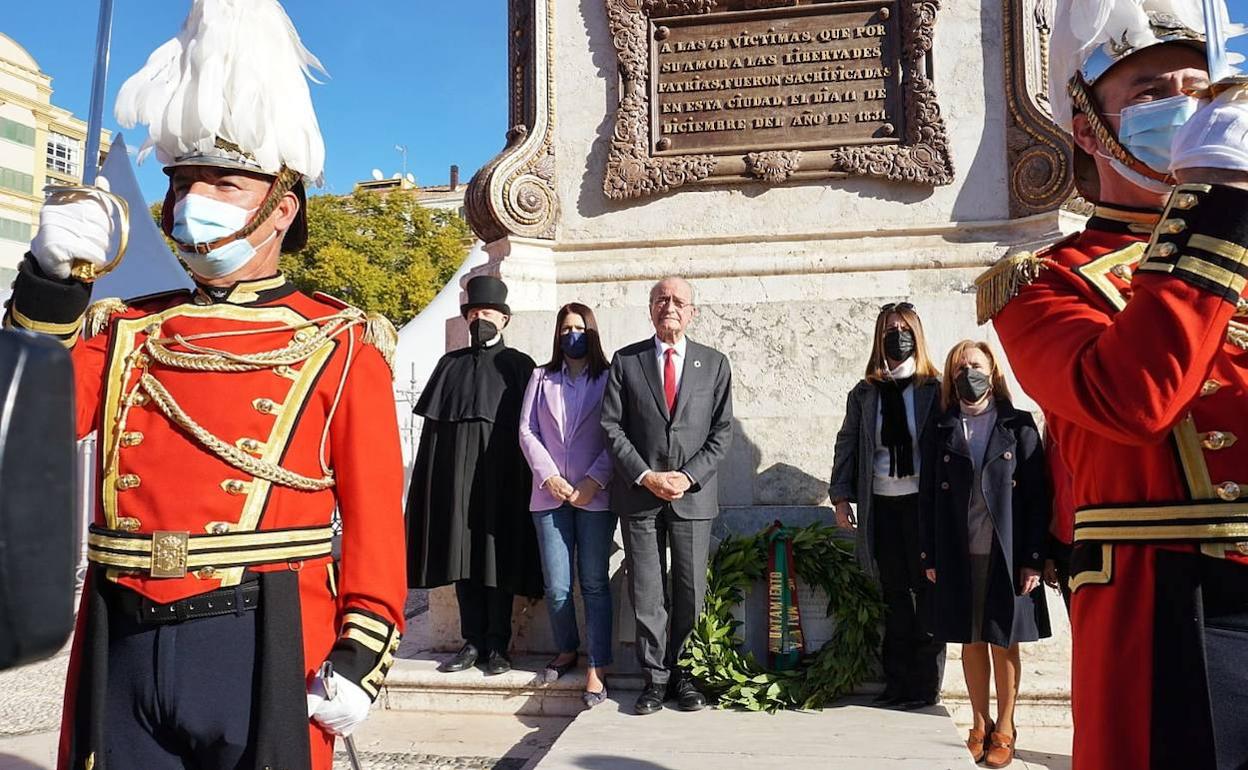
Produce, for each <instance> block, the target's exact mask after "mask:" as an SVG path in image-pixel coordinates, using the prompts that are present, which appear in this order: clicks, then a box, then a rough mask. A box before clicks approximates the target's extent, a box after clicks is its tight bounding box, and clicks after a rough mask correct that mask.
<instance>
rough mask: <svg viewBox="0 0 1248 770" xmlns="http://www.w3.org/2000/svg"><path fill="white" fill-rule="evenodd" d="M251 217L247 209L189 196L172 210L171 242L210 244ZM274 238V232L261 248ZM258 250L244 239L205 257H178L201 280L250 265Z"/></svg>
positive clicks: (192, 253) (189, 254)
mask: <svg viewBox="0 0 1248 770" xmlns="http://www.w3.org/2000/svg"><path fill="white" fill-rule="evenodd" d="M250 217H251V211H249V210H247V209H243V208H239V207H238V206H232V205H230V204H228V203H223V202H222V201H218V200H213V199H212V198H208V197H206V196H203V195H196V194H195V193H190V194H188V195H187V196H186V197H184V198H182V199H181V200H180V201H178V202H177V203H176V204H175V205H174V207H173V230H172V233H171V234H172V235H173V238H174V240H176V241H179V242H181V243H190V244H194V243H211V242H212V241H215V240H217V239H219V238H225V237H226V236H229V235H233V234H234V233H236V232H238V231H239V230H241V229H243V227H245V226H246V225H247V221H248V219H250ZM276 235H277V231H276V230H274V231H273V232H272V233H270V234H269V237H268V238H265V239H264V240H263V241H261V243H260V246H263V245H264V244H266V243H268V242H269V241H271V240H273V237H274V236H276ZM257 248H258V247H257V246H252V245H251V243H250V242H249V241H248V240H247V239H246V238H239V239H238V240H236V241H230V242H229V243H227V244H225V245H224V246H219V247H217V248H215V249H213V250H212V251H210V252H208V253H207V254H200V253H199V252H197V251H193V250H192V251H182V250H179V251H178V256H180V257H181V258H182V261H183V262H185V263H186V266H187V267H189V268H190V269H191V272H192V273H194V274H195V275H198V276H200V277H201V278H220V277H221V276H223V275H229V274H230V273H232V272H234V271H235V270H238V269H240V268H242V267H243V265H246V264H247V263H248V262H250V261H251V259H252V257H254V256H256V249H257Z"/></svg>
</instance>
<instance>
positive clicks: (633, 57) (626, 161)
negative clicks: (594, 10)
mask: <svg viewBox="0 0 1248 770" xmlns="http://www.w3.org/2000/svg"><path fill="white" fill-rule="evenodd" d="M822 1H823V0H816V2H814V3H807V2H802V0H747V1H746V2H745V3H744V4H743V5H744V8H746V9H758V8H779V7H786V6H796V5H799V4H800V5H814V4H819V3H820V2H822ZM606 4H607V20H608V24H609V25H610V29H611V36H612V39H613V40H614V42H615V47H616V53H617V57H618V60H619V73H620V104H619V108H618V110H617V113H616V121H615V130H614V133H613V134H612V137H611V148H610V152H609V155H608V158H607V168H606V178H605V180H604V181H603V191H604V192H605V193H606V195H607V197H609V198H613V199H616V200H627V199H632V198H641V197H644V196H648V195H655V194H659V193H663V192H667V191H668V190H672V189H675V188H677V187H682V186H685V185H690V184H698V183H702V184H724V183H732V182H744V181H760V182H763V183H764V184H780V183H783V182H786V181H789V180H792V179H818V178H825V179H826V178H845V177H849V176H871V177H879V178H883V179H889V180H892V181H900V182H911V183H916V184H924V185H946V184H950V183H952V182H953V162H952V159H951V157H950V154H949V143H948V138H947V136H946V132H945V124H944V121H943V119H942V118H941V115H940V106H939V105H938V104H937V101H936V89H935V87H934V85H933V84H932V81H931V80H930V78H929V77H928V71H927V57H928V54H929V53H930V52H931V50H932V31H933V27H934V25H935V21H936V11H937V9H938V7H939V2H938V0H898V2H897V6H898V7H899V8H900V10H901V24H900V28H901V89H902V94H903V110H904V111H905V120H904V124H905V135H904V136H902V137H901V141H900V142H893V143H890V144H879V145H855V146H844V147H838V148H834V149H831V150H818V151H803V152H798V151H794V150H775V149H771V148H767V147H760V148H758V150H757V151H755V152H749V153H746V154H744V155H742V154H681V155H663V156H659V157H656V156H654V155H652V154H651V151H650V141H649V139H650V136H649V132H650V124H649V113H650V104H649V102H650V87H649V68H650V45H649V26H650V20H651V19H652V18H663V17H668V16H686V15H694V14H704V13H710V12H711V11H713V10H715V9H716V7H717V6H720V5H725V3H724V2H723V0H606ZM736 5H742V4H741V3H737V4H736ZM739 9H740V8H737V10H739Z"/></svg>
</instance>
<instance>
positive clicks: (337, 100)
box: [0, 0, 507, 200]
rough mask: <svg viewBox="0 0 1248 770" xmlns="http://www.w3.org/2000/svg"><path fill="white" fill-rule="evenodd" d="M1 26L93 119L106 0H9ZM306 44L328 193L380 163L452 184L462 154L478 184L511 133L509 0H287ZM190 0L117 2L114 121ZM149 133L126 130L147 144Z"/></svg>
mask: <svg viewBox="0 0 1248 770" xmlns="http://www.w3.org/2000/svg"><path fill="white" fill-rule="evenodd" d="M2 4H3V7H4V11H3V12H2V13H0V32H4V33H5V34H6V35H9V36H10V37H12V38H13V39H14V40H16V41H17V42H18V43H20V44H21V45H22V46H24V47H25V48H26V50H27V51H29V52H30V54H31V55H32V56H34V57H35V59H36V60H37V61H38V62H39V66H40V67H41V68H42V69H43V71H44V72H46V73H47V74H49V75H51V76H52V88H53V94H52V101H53V102H54V103H55V104H57V105H58V106H60V107H64V108H66V109H69V110H72V111H73V112H74V113H75V114H76V115H78V116H79V117H81V118H83V119H85V118H86V115H87V109H88V105H89V103H90V100H91V68H92V64H93V60H94V50H95V30H96V19H97V14H98V12H99V5H98V3H97V2H96V0H59V2H57V0H52V2H47V0H43V1H42V2H41V1H40V0H34V1H33V2H32V1H31V0H4V1H3V3H2ZM283 5H285V7H286V9H287V12H288V13H289V14H290V17H291V19H292V20H293V21H294V23H295V26H296V27H297V28H298V29H299V33H300V35H301V36H302V37H303V41H304V44H305V45H306V46H307V47H308V49H309V50H310V51H312V53H314V54H316V55H317V57H318V58H320V60H321V62H322V63H323V64H324V65H325V68H326V70H328V71H329V74H330V78H329V79H328V80H325V84H324V85H319V86H318V85H315V84H313V85H312V98H313V101H314V102H315V104H316V109H317V117H318V119H319V120H320V123H321V131H322V132H323V133H324V135H325V142H326V156H327V157H326V169H325V171H326V173H325V178H326V185H327V189H326V190H324V191H329V192H335V193H343V192H350V191H351V186H352V184H354V183H355V182H356V181H358V180H361V179H367V178H368V177H369V173H370V171H371V170H372V169H373V168H380V169H381V170H382V171H384V172H385V174H386V175H387V176H389V175H390V174H392V173H393V172H396V171H400V170H401V169H402V167H403V156H402V155H401V154H400V153H399V152H397V151H396V150H395V149H394V146H395V145H396V144H402V145H406V146H407V150H408V151H407V169H408V171H410V172H412V173H413V174H415V176H416V178H417V182H418V183H420V184H445V183H446V181H447V179H448V177H449V168H450V165H451V164H452V163H457V164H458V165H459V167H460V176H461V179H462V180H463V182H465V183H466V182H467V181H468V178H469V177H470V176H471V175H472V173H473V172H474V171H476V169H477V168H479V167H480V166H481V165H483V164H484V163H485V162H486V161H488V160H489V159H490V158H491V157H492V156H493V155H494V154H495V153H496V152H498V150H500V149H501V148H502V146H503V142H504V134H505V133H506V131H507V86H506V77H507V23H506V21H507V20H506V15H507V2H506V0H454V1H453V2H440V1H438V0H357V1H356V2H347V1H346V0H285V2H284V3H283ZM189 6H190V3H189V2H186V1H185V0H114V2H113V46H112V60H111V62H110V64H109V74H108V98H107V101H106V109H105V123H104V125H105V127H106V128H110V129H117V128H118V126H117V125H116V123H115V122H114V121H113V119H112V108H113V100H114V97H115V96H116V94H117V89H118V88H120V86H121V84H122V83H123V82H124V81H125V79H126V78H127V77H129V76H130V75H131V74H132V73H134V72H135V71H136V70H138V68H139V67H141V66H142V65H143V62H144V61H145V60H146V59H147V57H148V55H149V54H150V53H151V52H152V51H153V50H154V49H155V48H156V46H158V45H159V44H160V43H162V42H164V41H165V40H167V39H169V38H170V37H172V36H173V35H174V34H176V32H177V31H178V28H179V27H180V26H181V24H182V20H183V18H184V17H185V16H186V11H187V9H188V8H189ZM323 80H324V79H323ZM145 136H146V134H145V132H144V131H143V129H142V128H141V127H136V128H135V129H133V130H131V131H129V132H127V135H126V143H127V144H129V145H130V146H131V147H137V146H138V145H139V144H141V143H142V141H143V139H144V138H145ZM138 174H139V182H140V184H141V185H142V186H143V191H144V195H145V196H146V197H147V198H148V199H149V200H158V199H159V198H161V197H162V196H163V195H164V189H165V177H164V175H163V174H162V173H161V172H160V168H159V164H158V163H157V162H156V159H155V157H152V158H149V159H148V160H147V161H146V162H144V164H143V165H142V166H140V167H139V168H138Z"/></svg>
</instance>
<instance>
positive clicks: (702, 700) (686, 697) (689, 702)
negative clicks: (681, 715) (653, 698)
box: [667, 676, 706, 711]
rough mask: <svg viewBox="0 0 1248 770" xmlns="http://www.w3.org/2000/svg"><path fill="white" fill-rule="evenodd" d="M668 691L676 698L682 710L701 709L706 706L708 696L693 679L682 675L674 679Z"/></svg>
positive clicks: (677, 704)
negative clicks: (700, 690) (696, 685)
mask: <svg viewBox="0 0 1248 770" xmlns="http://www.w3.org/2000/svg"><path fill="white" fill-rule="evenodd" d="M667 692H668V694H669V695H670V696H671V697H672V698H674V699H675V700H676V706H677V707H678V708H679V709H680V710H681V711H701V710H702V709H704V708H706V696H705V695H703V694H702V693H701V692H699V691H698V688H697V687H695V686H694V684H693V680H692V679H689V678H687V677H683V676H682V677H681V678H680V679H676V680H674V681H673V682H672V684H671V686H669V687H668V689H667Z"/></svg>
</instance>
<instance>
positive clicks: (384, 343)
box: [360, 313, 399, 374]
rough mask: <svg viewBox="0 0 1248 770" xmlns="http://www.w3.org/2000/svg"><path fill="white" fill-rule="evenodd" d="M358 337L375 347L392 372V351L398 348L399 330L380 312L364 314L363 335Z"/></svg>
mask: <svg viewBox="0 0 1248 770" xmlns="http://www.w3.org/2000/svg"><path fill="white" fill-rule="evenodd" d="M360 339H362V340H363V341H364V342H365V343H366V344H369V345H372V346H373V347H375V348H377V351H378V352H380V353H381V357H382V358H384V359H385V360H386V366H388V367H390V373H391V374H394V353H395V351H396V350H398V349H399V332H398V330H397V329H395V328H394V324H392V323H390V319H389V318H386V317H385V316H384V315H382V314H381V313H368V314H366V315H365V316H364V336H363V337H361V338H360Z"/></svg>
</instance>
